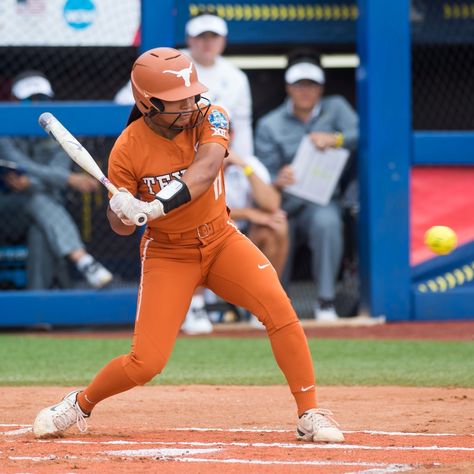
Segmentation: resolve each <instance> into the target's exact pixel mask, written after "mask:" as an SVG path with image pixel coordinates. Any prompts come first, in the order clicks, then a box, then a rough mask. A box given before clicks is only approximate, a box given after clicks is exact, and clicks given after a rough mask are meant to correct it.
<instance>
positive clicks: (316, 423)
mask: <svg viewBox="0 0 474 474" xmlns="http://www.w3.org/2000/svg"><path fill="white" fill-rule="evenodd" d="M296 438H297V439H299V440H302V441H314V442H323V443H342V442H343V441H344V435H343V434H342V431H341V430H340V429H339V425H338V423H337V422H336V421H335V420H334V419H333V418H332V412H331V411H329V410H322V409H319V408H313V409H311V410H308V411H306V412H305V413H303V414H302V415H301V417H300V418H299V419H298V426H297V427H296Z"/></svg>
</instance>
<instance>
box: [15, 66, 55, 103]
mask: <svg viewBox="0 0 474 474" xmlns="http://www.w3.org/2000/svg"><path fill="white" fill-rule="evenodd" d="M12 94H13V95H14V96H15V97H16V98H17V99H19V100H24V99H28V98H29V97H31V96H33V95H45V96H47V97H53V96H54V92H53V88H52V87H51V83H50V82H49V81H48V79H46V77H44V76H43V75H42V74H41V73H39V72H30V73H25V74H21V75H20V76H18V77H17V78H16V79H15V80H14V81H13V85H12Z"/></svg>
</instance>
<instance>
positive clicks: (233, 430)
mask: <svg viewBox="0 0 474 474" xmlns="http://www.w3.org/2000/svg"><path fill="white" fill-rule="evenodd" d="M163 431H204V432H206V431H216V432H219V431H220V432H225V433H294V430H278V429H267V428H262V429H260V428H169V429H166V430H163ZM342 432H343V433H345V434H369V435H375V436H378V435H383V436H474V434H473V433H467V434H463V435H460V434H456V433H410V432H407V433H404V432H402V431H374V430H346V431H344V430H343V431H342Z"/></svg>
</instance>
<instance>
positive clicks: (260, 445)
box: [40, 439, 474, 451]
mask: <svg viewBox="0 0 474 474" xmlns="http://www.w3.org/2000/svg"><path fill="white" fill-rule="evenodd" d="M40 442H43V443H56V444H83V445H117V444H122V445H138V446H141V445H142V446H146V445H148V446H149V445H154V446H236V447H239V448H248V447H252V448H282V449H334V450H338V449H344V450H346V449H360V450H369V451H372V450H373V451H474V448H466V447H457V446H368V445H363V444H345V443H344V444H331V443H327V444H316V443H304V444H302V443H246V442H239V441H230V442H225V441H126V440H116V441H83V440H72V439H71V440H68V439H65V440H40Z"/></svg>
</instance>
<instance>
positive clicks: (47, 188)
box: [0, 71, 112, 289]
mask: <svg viewBox="0 0 474 474" xmlns="http://www.w3.org/2000/svg"><path fill="white" fill-rule="evenodd" d="M53 96H54V93H53V90H52V87H51V84H50V82H49V81H48V79H47V78H46V77H45V76H44V75H43V74H42V73H40V72H38V71H26V72H24V73H22V74H20V75H19V76H17V77H16V78H15V80H14V81H13V84H12V98H13V100H16V101H22V102H35V101H42V100H50V99H51V98H53ZM0 160H3V161H4V162H5V163H13V164H14V165H15V166H16V167H18V169H19V170H21V172H18V170H17V171H14V170H12V171H11V172H8V171H7V172H5V173H3V175H2V180H3V193H4V194H5V195H7V197H8V198H7V199H5V200H3V199H2V201H3V202H4V203H8V204H7V205H6V206H5V205H4V206H2V212H3V213H4V215H5V213H7V212H8V209H7V206H8V207H10V212H11V213H13V212H15V213H17V214H23V213H24V214H25V215H26V216H27V218H28V220H29V222H30V223H31V226H32V228H33V229H35V230H34V232H35V233H36V235H37V239H40V240H41V239H42V238H43V239H44V240H45V241H46V243H47V245H46V250H47V253H50V254H51V255H52V257H53V258H54V260H60V259H62V258H63V257H66V258H67V259H69V260H70V261H71V262H72V263H73V264H75V266H76V267H77V269H78V270H79V272H80V273H81V274H82V275H83V276H84V278H85V279H86V281H87V282H88V284H89V285H90V286H92V287H94V288H101V287H103V286H104V285H106V284H108V283H109V282H110V281H111V280H112V274H111V273H110V272H109V271H108V270H107V269H106V268H105V267H104V266H103V265H101V264H100V263H99V262H97V261H96V260H95V259H94V258H93V257H92V256H91V255H90V254H89V253H88V252H87V251H86V249H85V245H84V243H83V242H82V241H81V238H80V235H79V230H78V228H77V225H76V224H75V222H74V221H73V219H72V217H71V215H70V214H69V212H68V211H67V209H66V207H65V203H64V196H63V194H64V191H65V190H66V189H67V188H68V187H71V188H72V189H74V190H76V191H79V192H81V193H86V192H92V191H95V190H97V188H98V183H97V181H96V180H95V179H93V178H92V177H90V176H88V175H86V174H84V173H75V172H72V171H71V160H70V159H69V158H68V157H67V155H66V154H65V153H64V151H62V149H61V148H60V147H59V146H58V145H57V143H56V142H55V141H54V140H53V139H52V138H50V137H46V136H44V137H39V138H36V137H0ZM22 218H24V216H22ZM32 253H33V254H34V252H32ZM37 257H38V258H40V259H42V258H44V257H45V255H44V254H42V255H38V256H37ZM32 268H34V272H33V274H30V275H28V279H29V281H30V283H29V287H30V288H35V289H39V288H48V287H50V285H51V279H52V274H51V266H50V265H45V262H43V263H42V264H37V265H33V267H32Z"/></svg>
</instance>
